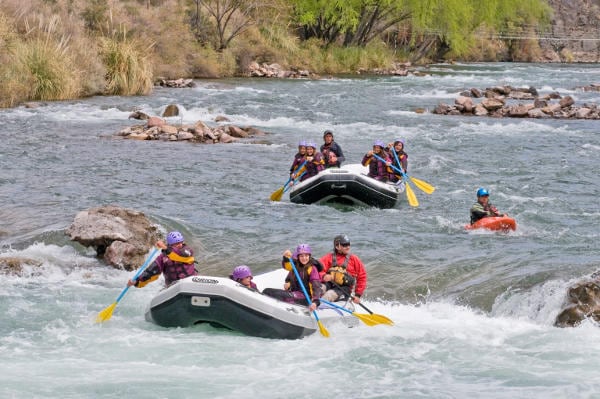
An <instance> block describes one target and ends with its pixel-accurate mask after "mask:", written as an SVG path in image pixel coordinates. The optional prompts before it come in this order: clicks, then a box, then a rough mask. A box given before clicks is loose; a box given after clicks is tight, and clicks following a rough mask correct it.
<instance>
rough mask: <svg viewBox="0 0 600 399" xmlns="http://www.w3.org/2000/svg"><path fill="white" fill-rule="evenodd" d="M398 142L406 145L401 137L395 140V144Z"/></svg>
mask: <svg viewBox="0 0 600 399" xmlns="http://www.w3.org/2000/svg"><path fill="white" fill-rule="evenodd" d="M398 143H400V144H402V147H404V141H402V140H401V139H396V140H394V145H396V144H398Z"/></svg>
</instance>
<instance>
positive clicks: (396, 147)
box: [385, 139, 408, 182]
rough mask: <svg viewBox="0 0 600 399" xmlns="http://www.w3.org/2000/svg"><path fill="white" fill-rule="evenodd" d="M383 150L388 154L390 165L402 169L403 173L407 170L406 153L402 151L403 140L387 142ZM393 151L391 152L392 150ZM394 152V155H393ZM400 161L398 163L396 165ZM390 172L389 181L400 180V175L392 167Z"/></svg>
mask: <svg viewBox="0 0 600 399" xmlns="http://www.w3.org/2000/svg"><path fill="white" fill-rule="evenodd" d="M385 151H386V152H387V153H388V154H389V157H390V160H391V161H392V165H394V166H395V167H396V168H398V169H402V170H403V171H404V173H407V172H408V154H407V153H406V152H405V151H404V141H402V140H401V139H396V140H394V142H393V143H389V144H388V145H387V148H386V149H385ZM392 151H393V152H392ZM394 152H395V153H396V155H394ZM398 161H400V165H398ZM392 172H393V173H392V174H391V177H390V181H392V182H398V181H401V180H402V175H401V174H400V173H398V172H397V171H395V170H394V169H393V168H392Z"/></svg>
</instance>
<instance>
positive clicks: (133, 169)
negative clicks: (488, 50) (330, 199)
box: [0, 63, 600, 398]
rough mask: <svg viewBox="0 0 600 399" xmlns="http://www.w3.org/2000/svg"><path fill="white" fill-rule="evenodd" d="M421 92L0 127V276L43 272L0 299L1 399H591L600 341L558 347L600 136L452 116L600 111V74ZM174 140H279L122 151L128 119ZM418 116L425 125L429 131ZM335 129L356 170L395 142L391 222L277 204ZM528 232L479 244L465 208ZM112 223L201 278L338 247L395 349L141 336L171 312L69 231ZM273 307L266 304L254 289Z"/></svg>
mask: <svg viewBox="0 0 600 399" xmlns="http://www.w3.org/2000/svg"><path fill="white" fill-rule="evenodd" d="M422 71H423V72H424V73H426V75H425V76H408V77H392V76H377V77H373V76H369V77H335V78H331V79H323V80H315V81H308V80H268V79H224V80H198V81H196V83H197V86H196V87H195V88H191V89H167V88H156V89H155V91H154V92H153V93H152V94H151V95H149V96H146V97H93V98H87V99H82V100H76V101H65V102H52V103H46V104H43V105H42V106H39V107H37V108H24V107H18V108H14V109H3V110H0V120H1V121H2V123H0V137H1V140H2V144H0V146H1V148H2V150H1V152H0V166H1V170H2V172H1V174H0V203H1V204H2V206H1V207H0V256H19V257H26V258H32V259H34V260H37V261H39V262H41V267H39V268H35V267H32V268H27V269H26V271H25V273H24V275H21V276H13V275H8V276H3V277H2V285H1V286H0V358H1V359H2V362H1V363H0V397H3V398H58V397H60V398H114V397H126V398H240V397H242V398H244V397H260V398H283V397H295V398H309V397H315V396H317V395H319V396H332V395H333V396H335V397H347V398H419V397H422V398H464V397H486V398H547V397H553V398H559V397H578V398H593V397H598V396H600V383H599V382H598V379H597V375H596V374H597V372H596V371H597V367H598V360H597V359H598V351H599V349H600V329H598V327H597V326H596V325H594V324H593V323H591V322H585V323H583V324H582V325H581V326H579V327H577V328H568V329H561V328H556V327H554V326H553V323H554V318H555V317H556V315H557V313H558V312H559V310H560V308H561V304H562V302H563V301H564V299H565V294H566V289H567V287H568V286H569V285H570V284H572V283H573V282H575V281H577V280H578V279H581V278H582V277H586V276H589V275H590V274H591V273H592V272H594V271H596V270H597V269H598V268H599V266H600V262H599V258H600V251H599V249H600V244H599V242H600V240H599V236H600V227H599V226H600V202H599V201H598V196H599V194H600V183H599V179H598V177H599V170H600V166H599V159H600V135H599V134H598V128H599V127H600V126H599V123H598V121H586V120H550V119H546V120H539V119H514V118H510V119H508V118H507V119H495V118H480V117H464V116H440V115H434V114H432V113H431V112H429V111H431V110H432V109H433V108H434V107H435V106H436V105H437V104H438V103H439V102H446V103H453V101H454V99H455V98H456V96H457V95H458V93H459V92H460V91H462V90H464V89H468V88H471V87H476V88H480V89H483V88H485V87H490V86H495V85H500V84H509V85H512V86H516V87H529V86H534V87H536V88H537V90H538V91H539V92H540V94H545V93H549V92H551V91H558V92H560V93H561V94H563V95H567V94H568V95H571V96H573V97H574V98H575V100H576V104H577V105H580V104H583V103H585V102H594V103H600V93H599V92H582V91H579V90H575V87H577V86H584V85H589V84H592V83H599V82H600V65H597V64H595V65H590V64H573V65H552V64H510V63H507V64H486V63H479V64H456V65H441V64H440V65H432V66H430V67H427V68H423V69H422ZM170 103H175V104H178V105H179V106H180V107H181V109H182V110H183V112H182V115H181V116H179V117H176V118H170V121H171V123H193V122H195V121H198V120H202V121H204V122H206V123H208V124H212V125H214V124H215V123H214V122H212V121H213V120H214V118H215V117H216V116H218V115H225V116H227V117H228V118H229V119H230V120H231V122H232V123H233V124H236V125H239V126H254V127H257V128H260V129H262V130H264V131H267V132H268V133H269V134H268V135H267V136H266V137H265V138H264V139H261V141H260V142H259V143H247V142H244V143H235V144H227V145H202V144H190V143H180V142H179V143H173V142H158V141H136V140H124V139H121V138H119V137H116V136H115V135H114V133H115V132H117V131H118V130H120V129H122V128H123V127H125V126H129V125H132V124H134V123H136V122H137V121H132V120H128V119H127V117H128V115H129V113H130V112H131V110H132V109H134V108H136V109H141V110H143V111H145V112H147V113H150V114H155V115H156V114H160V112H161V111H162V109H164V107H165V106H166V105H168V104H170ZM417 108H424V109H426V110H427V111H428V112H425V113H417V112H415V110H416V109H417ZM326 129H331V130H332V131H333V132H334V134H335V139H336V141H337V142H338V143H339V144H340V145H341V146H342V148H343V150H344V153H345V155H346V159H347V162H353V163H354V162H360V160H361V158H362V155H363V154H364V153H365V152H366V151H368V150H369V149H370V148H371V145H372V143H373V141H374V140H375V139H383V140H385V141H391V140H393V139H394V138H397V137H399V138H403V139H404V140H405V142H406V151H407V153H408V154H409V174H410V175H411V176H414V177H416V178H419V179H421V180H424V181H426V182H428V183H430V184H432V185H433V186H435V187H436V191H435V192H434V193H433V194H432V195H427V194H425V193H424V192H422V191H420V190H419V189H417V188H416V187H414V186H413V189H414V192H415V194H416V195H417V198H418V200H419V203H420V205H419V206H418V207H417V208H412V207H410V206H409V205H408V203H407V201H406V198H405V197H403V198H402V201H401V202H400V204H399V205H398V206H397V207H396V208H393V209H386V210H381V209H374V208H348V207H331V206H318V205H296V204H292V203H290V202H289V199H288V198H287V196H286V195H284V197H283V199H282V201H279V202H272V201H270V200H269V196H270V194H271V193H272V192H273V191H275V190H276V189H277V188H279V187H280V186H281V185H282V184H283V183H284V182H285V181H286V180H287V170H288V168H289V166H290V164H291V162H292V158H293V155H294V153H295V149H296V144H297V142H298V140H299V139H311V140H314V141H316V142H317V143H321V142H322V133H323V131H324V130H326ZM480 186H483V187H486V188H488V189H489V190H490V192H491V197H490V201H491V202H493V203H494V204H495V205H496V206H497V207H498V208H499V209H500V211H501V212H506V213H508V214H509V215H511V216H512V217H514V218H515V219H516V220H517V224H518V229H517V231H515V232H511V233H509V234H496V233H490V232H482V231H471V232H466V231H465V230H464V228H463V226H464V225H465V223H467V222H468V218H469V208H470V206H471V205H472V204H473V203H474V201H475V199H476V198H475V191H476V190H477V188H478V187H480ZM107 204H115V205H119V206H122V207H126V208H131V209H135V210H138V211H142V212H144V213H145V214H146V215H147V216H148V217H149V218H150V219H151V220H153V221H154V222H156V223H157V224H158V225H159V226H160V227H161V229H163V231H167V230H173V229H177V230H180V231H181V232H182V233H183V234H184V235H185V237H186V239H187V242H188V243H189V244H190V245H191V246H192V247H193V248H194V249H195V250H196V255H197V259H198V260H199V267H200V269H201V272H202V273H203V274H205V275H220V276H225V275H227V274H229V273H230V271H231V270H232V268H233V267H234V266H236V265H239V264H247V265H249V266H250V267H251V268H252V269H253V271H254V273H255V274H256V273H261V272H266V271H269V270H272V269H274V268H277V267H279V262H280V257H281V254H282V253H283V251H284V250H285V249H287V248H292V247H294V246H296V245H297V244H298V243H300V242H307V243H309V244H310V245H311V246H312V247H313V249H314V251H315V252H316V254H317V255H319V256H321V255H323V254H325V253H326V252H327V251H330V250H331V247H332V239H333V237H334V236H335V235H337V234H340V233H345V234H347V235H348V236H349V237H350V239H351V241H352V251H353V252H354V253H355V254H357V255H358V256H359V257H360V258H361V259H362V260H363V262H364V263H365V265H366V267H367V271H368V274H369V283H368V289H367V291H366V295H365V298H364V300H365V303H366V304H367V305H368V307H369V308H370V309H371V310H373V311H375V312H376V313H379V314H383V315H385V316H387V317H389V318H391V319H393V320H394V321H395V326H393V327H389V326H374V327H368V326H366V325H361V326H359V327H357V328H347V327H345V326H344V325H343V324H339V325H337V324H332V325H329V326H327V328H328V330H329V331H330V333H331V337H330V338H329V339H326V338H323V337H322V336H320V335H319V334H318V333H317V334H314V335H312V336H310V337H307V338H304V339H302V340H297V341H276V340H266V339H260V338H253V337H245V336H241V335H239V334H236V333H227V332H225V333H224V332H222V331H218V330H215V329H213V328H212V327H209V326H197V327H194V328H189V329H164V328H160V327H157V326H155V325H153V324H150V323H148V322H146V321H145V320H144V308H145V306H146V304H147V303H148V302H149V301H150V299H151V298H152V297H153V296H154V295H155V294H156V293H157V292H158V291H159V290H160V289H161V283H154V284H151V285H149V286H147V287H146V288H144V289H136V290H130V291H129V293H128V294H127V296H126V297H124V299H123V300H122V301H121V302H120V303H119V306H118V307H117V308H116V310H115V313H114V315H113V317H112V319H111V320H110V321H108V322H106V323H104V324H102V325H98V324H95V323H94V319H95V317H96V315H97V313H98V312H99V311H100V310H102V309H103V308H105V307H106V306H108V305H110V304H111V303H112V302H114V300H115V298H116V297H117V295H118V294H119V293H120V291H121V290H122V289H123V287H124V285H125V282H126V281H127V279H128V278H129V277H130V276H131V274H132V273H131V272H126V271H120V270H115V269H112V268H110V267H108V266H106V265H104V264H102V263H101V262H99V261H98V260H97V259H96V258H95V257H94V252H93V251H92V250H91V249H89V248H84V247H82V246H80V245H79V244H76V243H74V242H71V241H70V240H69V239H68V237H67V236H65V233H64V231H65V229H66V228H67V227H68V226H69V225H70V224H71V223H72V221H73V219H74V217H75V215H76V214H77V212H79V211H81V210H85V209H88V208H92V207H97V206H100V205H107ZM259 288H260V287H259Z"/></svg>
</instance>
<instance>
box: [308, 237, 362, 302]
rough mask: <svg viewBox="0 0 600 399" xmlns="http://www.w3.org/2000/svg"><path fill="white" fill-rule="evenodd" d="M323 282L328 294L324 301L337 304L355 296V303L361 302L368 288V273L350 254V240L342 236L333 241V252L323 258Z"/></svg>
mask: <svg viewBox="0 0 600 399" xmlns="http://www.w3.org/2000/svg"><path fill="white" fill-rule="evenodd" d="M319 261H320V262H321V264H322V265H323V271H322V272H321V281H322V282H323V283H324V284H325V287H326V292H325V294H323V299H325V300H327V301H330V302H335V301H337V300H342V299H345V298H347V297H348V296H352V290H354V296H353V297H352V300H353V301H354V303H359V302H360V297H361V296H362V295H363V293H364V291H365V289H366V288H367V271H366V269H365V265H364V264H363V263H362V261H361V260H360V259H359V257H358V256H356V255H354V254H350V239H349V238H348V236H347V235H345V234H342V235H339V236H336V237H335V238H334V239H333V252H332V253H328V254H327V255H325V256H323V257H322V258H321V259H320V260H319Z"/></svg>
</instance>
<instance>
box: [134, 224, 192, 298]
mask: <svg viewBox="0 0 600 399" xmlns="http://www.w3.org/2000/svg"><path fill="white" fill-rule="evenodd" d="M156 246H157V247H158V248H161V249H162V251H161V254H160V255H158V257H157V258H156V260H155V261H154V262H153V263H152V264H151V265H150V266H148V268H147V269H146V270H144V271H143V272H142V274H140V276H139V277H138V278H137V280H135V281H133V280H129V281H128V282H127V285H128V286H130V287H131V286H132V285H135V286H136V287H137V288H142V287H143V286H145V285H146V284H148V283H151V282H152V281H154V280H156V279H158V277H160V274H161V273H162V274H163V276H164V277H165V285H166V286H167V287H168V286H169V285H171V284H173V283H174V282H175V281H177V280H181V279H182V278H186V277H189V276H196V275H198V272H197V271H196V267H195V266H194V263H196V262H195V260H194V251H193V250H192V249H191V248H190V247H188V246H187V245H186V243H185V241H184V239H183V235H182V234H181V233H180V232H178V231H172V232H170V233H169V234H167V244H166V245H165V243H164V242H163V241H158V242H157V243H156Z"/></svg>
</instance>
